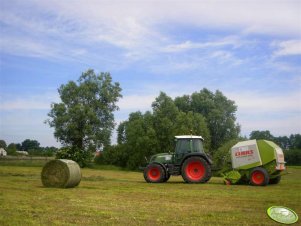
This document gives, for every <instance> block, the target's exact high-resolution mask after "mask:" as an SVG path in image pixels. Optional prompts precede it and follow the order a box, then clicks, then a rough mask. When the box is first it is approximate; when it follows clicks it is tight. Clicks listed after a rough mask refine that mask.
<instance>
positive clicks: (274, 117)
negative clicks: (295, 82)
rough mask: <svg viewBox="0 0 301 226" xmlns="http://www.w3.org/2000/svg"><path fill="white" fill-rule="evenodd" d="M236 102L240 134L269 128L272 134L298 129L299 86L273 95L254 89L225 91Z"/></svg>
mask: <svg viewBox="0 0 301 226" xmlns="http://www.w3.org/2000/svg"><path fill="white" fill-rule="evenodd" d="M227 97H229V98H230V99H231V100H234V101H235V103H236V105H237V106H238V110H237V119H238V122H239V123H240V124H241V125H242V134H243V135H249V133H250V132H251V131H253V130H270V131H271V133H272V134H273V135H277V136H278V135H279V136H280V135H289V134H292V133H301V90H299V91H297V92H292V93H289V94H283V93H281V92H279V93H278V94H274V95H273V96H268V95H264V94H260V93H257V92H253V93H251V92H240V93H228V94H227Z"/></svg>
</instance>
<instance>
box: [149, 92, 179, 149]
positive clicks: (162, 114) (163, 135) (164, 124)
mask: <svg viewBox="0 0 301 226" xmlns="http://www.w3.org/2000/svg"><path fill="white" fill-rule="evenodd" d="M152 107H153V115H154V129H155V131H156V133H157V139H158V142H159V145H160V149H161V152H168V151H171V150H172V149H173V144H174V143H173V139H174V135H175V134H174V131H175V123H176V118H177V116H178V114H179V109H178V107H177V106H176V105H175V103H174V101H173V99H172V98H171V97H169V96H167V95H166V94H165V93H163V92H161V93H160V95H159V96H158V97H157V98H156V100H155V101H154V102H153V103H152Z"/></svg>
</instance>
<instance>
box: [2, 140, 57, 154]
mask: <svg viewBox="0 0 301 226" xmlns="http://www.w3.org/2000/svg"><path fill="white" fill-rule="evenodd" d="M0 148H4V150H6V151H7V154H8V155H19V153H18V151H26V152H27V153H28V154H29V155H30V156H54V155H55V154H56V152H57V151H58V148H56V147H53V146H51V147H48V146H47V147H41V146H40V143H39V142H38V141H37V140H31V139H25V140H24V141H23V142H21V143H10V144H8V145H7V144H6V142H5V140H0Z"/></svg>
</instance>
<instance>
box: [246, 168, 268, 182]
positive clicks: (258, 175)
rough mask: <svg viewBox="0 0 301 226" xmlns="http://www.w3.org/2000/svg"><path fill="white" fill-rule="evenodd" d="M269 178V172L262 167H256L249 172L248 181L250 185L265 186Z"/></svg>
mask: <svg viewBox="0 0 301 226" xmlns="http://www.w3.org/2000/svg"><path fill="white" fill-rule="evenodd" d="M269 179H270V178H269V174H268V172H267V171H266V170H265V169H264V168H261V167H256V168H255V169H253V170H252V172H251V176H250V182H251V184H252V185H255V186H266V185H267V184H268V183H269Z"/></svg>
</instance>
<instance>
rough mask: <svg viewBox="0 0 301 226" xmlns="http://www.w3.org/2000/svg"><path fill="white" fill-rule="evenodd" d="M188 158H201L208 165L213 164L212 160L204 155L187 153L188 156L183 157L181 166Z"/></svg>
mask: <svg viewBox="0 0 301 226" xmlns="http://www.w3.org/2000/svg"><path fill="white" fill-rule="evenodd" d="M190 157H201V158H203V159H205V160H206V162H207V163H208V164H209V165H212V163H213V162H212V160H211V159H210V158H209V157H208V156H207V155H206V154H204V153H197V152H194V153H189V154H187V155H185V157H184V158H183V159H182V161H181V165H182V164H183V163H184V162H185V160H186V159H188V158H190Z"/></svg>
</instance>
